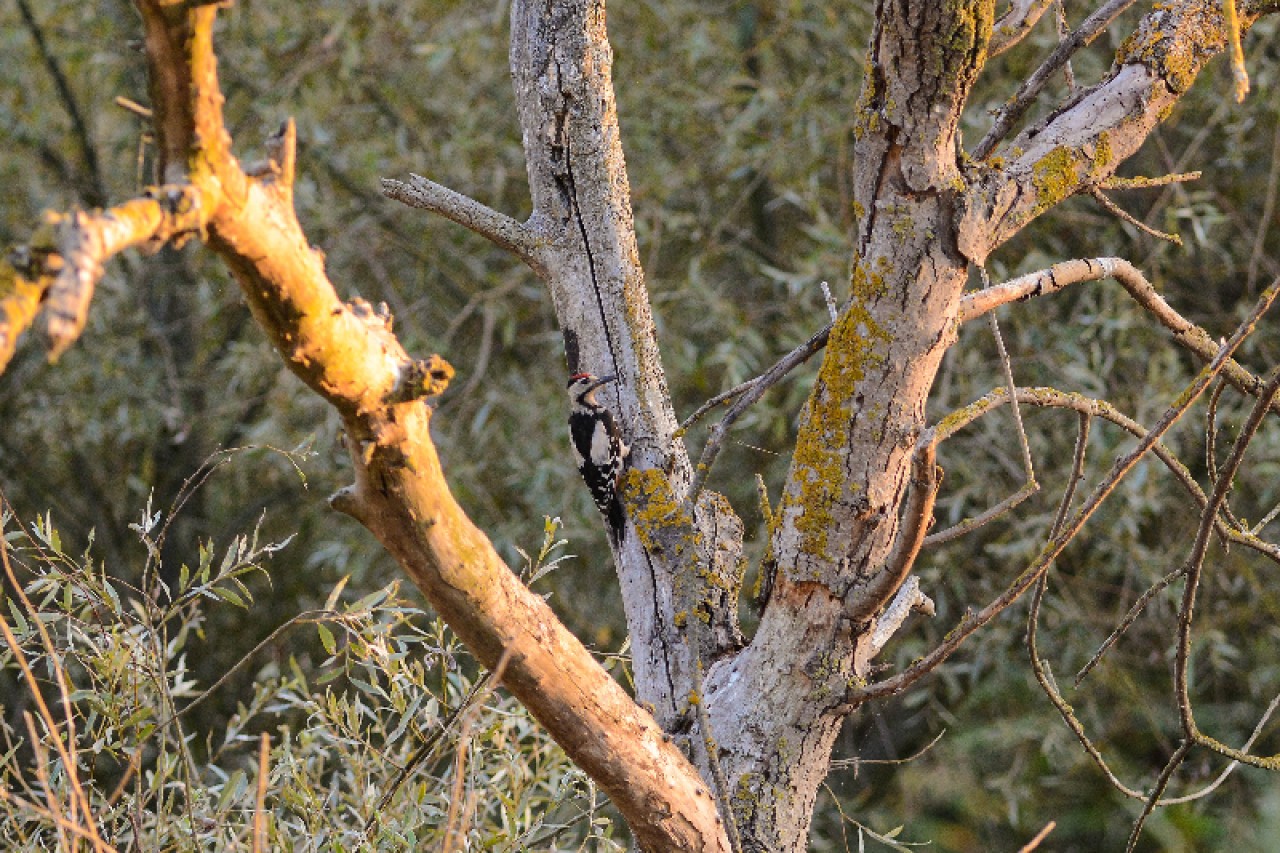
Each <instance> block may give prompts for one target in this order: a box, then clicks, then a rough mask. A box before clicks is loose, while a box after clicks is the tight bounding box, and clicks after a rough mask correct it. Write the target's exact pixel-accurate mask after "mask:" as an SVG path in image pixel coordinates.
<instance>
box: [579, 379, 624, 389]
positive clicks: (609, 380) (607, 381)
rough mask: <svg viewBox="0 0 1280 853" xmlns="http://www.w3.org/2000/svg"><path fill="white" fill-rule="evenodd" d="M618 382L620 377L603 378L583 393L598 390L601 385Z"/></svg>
mask: <svg viewBox="0 0 1280 853" xmlns="http://www.w3.org/2000/svg"><path fill="white" fill-rule="evenodd" d="M617 381H618V377H616V376H601V377H600V378H598V379H597V380H596V381H595V382H592V383H591V385H590V386H588V387H587V390H586V391H585V392H583V393H590V392H592V391H594V390H596V389H597V388H599V387H600V386H601V385H608V384H609V383H610V382H617Z"/></svg>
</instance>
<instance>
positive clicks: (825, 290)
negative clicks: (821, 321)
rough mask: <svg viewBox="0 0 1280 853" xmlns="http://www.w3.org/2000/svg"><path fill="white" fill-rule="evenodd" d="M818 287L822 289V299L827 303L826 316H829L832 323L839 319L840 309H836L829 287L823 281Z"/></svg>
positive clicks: (834, 299)
mask: <svg viewBox="0 0 1280 853" xmlns="http://www.w3.org/2000/svg"><path fill="white" fill-rule="evenodd" d="M819 286H820V287H821V288H822V298H823V299H824V300H825V301H826V303H827V316H829V317H830V318H831V322H832V323H834V322H835V321H836V320H839V319H840V309H839V308H838V307H836V298H835V297H834V296H832V295H831V285H829V284H827V283H826V282H825V281H824V282H822V284H821V285H819Z"/></svg>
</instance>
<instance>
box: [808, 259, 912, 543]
mask: <svg viewBox="0 0 1280 853" xmlns="http://www.w3.org/2000/svg"><path fill="white" fill-rule="evenodd" d="M884 292H885V282H884V279H883V277H882V276H881V275H880V274H879V273H877V272H870V271H869V270H868V269H867V266H866V265H865V264H864V263H862V262H861V261H860V260H858V261H855V263H854V270H853V277H852V295H853V299H852V302H851V304H850V307H849V308H848V310H847V311H846V312H845V313H844V314H843V315H842V316H841V317H840V319H839V321H837V322H836V324H835V327H834V328H832V330H831V337H830V340H829V341H828V343H827V353H826V357H825V358H824V359H823V361H822V368H821V369H820V370H819V372H818V382H817V385H816V386H815V387H814V391H813V395H812V396H811V397H810V400H809V410H808V416H807V417H806V419H805V424H804V427H803V428H802V429H801V431H800V435H799V437H798V438H797V440H796V449H795V456H794V458H793V461H792V468H793V477H794V479H795V482H796V483H797V484H798V491H796V492H794V493H788V495H787V496H785V497H784V498H783V509H784V510H786V509H787V508H789V507H796V508H798V509H799V510H800V513H799V516H798V517H797V520H796V526H797V528H798V530H799V532H800V547H801V549H802V550H803V551H804V552H805V553H806V554H810V555H812V556H815V557H826V556H827V531H828V530H829V529H830V527H831V525H832V524H833V515H832V509H833V507H834V505H835V502H836V501H837V500H838V499H839V498H840V496H841V495H842V494H843V492H844V491H845V489H846V488H847V486H846V484H845V476H844V474H845V472H844V459H845V455H846V454H847V452H848V451H847V448H848V445H849V425H850V422H851V421H852V418H853V415H854V410H855V407H856V406H857V405H858V403H857V394H858V384H859V383H860V382H861V381H862V380H863V379H864V378H865V377H866V374H867V370H868V368H872V367H875V366H877V365H880V364H883V362H884V358H885V351H886V350H887V344H888V343H889V341H890V336H889V334H888V332H886V331H885V330H884V329H883V328H881V326H880V325H879V323H877V322H876V319H875V318H874V317H873V316H872V314H871V312H870V310H869V308H868V306H869V305H870V304H871V303H872V302H873V301H874V300H875V299H876V298H877V297H879V296H881V295H883V294H884Z"/></svg>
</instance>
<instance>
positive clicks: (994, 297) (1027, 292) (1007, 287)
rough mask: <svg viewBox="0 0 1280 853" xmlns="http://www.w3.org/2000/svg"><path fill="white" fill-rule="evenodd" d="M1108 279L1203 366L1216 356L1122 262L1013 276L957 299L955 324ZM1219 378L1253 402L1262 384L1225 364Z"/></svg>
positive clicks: (1279, 407) (1213, 347) (1202, 334)
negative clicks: (1199, 360)
mask: <svg viewBox="0 0 1280 853" xmlns="http://www.w3.org/2000/svg"><path fill="white" fill-rule="evenodd" d="M1104 278H1113V279H1115V280H1116V281H1117V282H1119V283H1120V285H1121V286H1122V287H1124V289H1125V290H1126V291H1127V292H1128V293H1129V295H1130V296H1132V297H1133V299H1134V301H1135V302H1137V303H1138V304H1139V305H1141V306H1142V307H1143V308H1144V309H1146V311H1147V312H1148V313H1149V314H1150V315H1151V316H1152V317H1154V318H1155V319H1156V321H1157V322H1159V323H1160V325H1162V326H1164V327H1165V328H1166V329H1168V330H1169V331H1170V332H1172V333H1173V338H1174V340H1175V341H1177V342H1178V343H1179V344H1181V345H1182V346H1184V347H1186V348H1187V349H1189V350H1190V351H1191V352H1193V353H1195V354H1196V355H1197V356H1199V357H1200V358H1201V359H1204V360H1205V361H1208V360H1210V359H1212V358H1213V357H1214V356H1215V354H1216V353H1217V352H1218V344H1217V343H1216V342H1215V341H1214V340H1213V337H1212V336H1211V335H1210V334H1209V333H1208V332H1207V331H1205V330H1204V329H1203V328H1202V327H1200V326H1197V325H1196V324H1195V323H1192V322H1191V321H1190V320H1188V319H1187V318H1186V317H1184V316H1182V315H1181V314H1180V313H1178V311H1177V310H1176V309H1174V307H1173V306H1172V305H1170V304H1169V303H1168V302H1166V301H1165V299H1164V297H1163V296H1161V295H1160V294H1159V293H1157V292H1156V289H1155V286H1154V285H1152V284H1151V282H1149V281H1147V279H1146V277H1145V276H1143V274H1142V272H1141V271H1139V270H1138V268H1137V267H1135V266H1134V265H1133V264H1131V263H1129V262H1128V261H1126V260H1125V259H1123V258H1085V259H1083V260H1072V261H1063V262H1062V263H1060V264H1054V265H1053V266H1051V267H1049V268H1048V269H1045V270H1039V271H1037V272H1033V273H1027V274H1026V275H1023V276H1019V277H1018V278H1015V279H1012V280H1010V281H1007V282H1004V283H1003V284H997V285H995V286H994V287H989V288H987V289H985V290H978V291H974V292H971V293H967V294H965V296H964V298H962V299H961V300H960V311H959V321H960V322H961V323H965V322H968V321H969V320H973V319H974V318H976V317H981V316H982V315H983V314H985V313H987V312H988V311H991V310H992V309H994V308H997V307H999V306H1001V305H1005V304H1008V303H1010V302H1023V301H1026V300H1028V299H1033V298H1035V297H1037V296H1047V295H1048V294H1051V293H1056V292H1058V291H1059V290H1062V289H1063V288H1065V287H1067V286H1069V285H1072V284H1081V283H1083V282H1088V281H1100V280H1101V279H1104ZM1222 377H1223V378H1224V379H1225V380H1226V381H1227V382H1228V383H1230V384H1231V386H1232V387H1234V388H1235V389H1236V390H1238V391H1241V392H1243V393H1245V394H1248V395H1249V396H1250V397H1257V396H1258V395H1259V394H1261V393H1262V389H1263V385H1264V383H1263V381H1262V380H1261V379H1259V378H1258V377H1257V376H1255V375H1253V374H1252V373H1250V372H1249V371H1248V370H1246V369H1245V368H1244V367H1242V366H1240V364H1239V363H1238V362H1237V361H1235V359H1231V360H1229V361H1228V362H1227V364H1226V366H1225V367H1224V368H1223V369H1222ZM1272 410H1273V411H1276V412H1280V403H1272Z"/></svg>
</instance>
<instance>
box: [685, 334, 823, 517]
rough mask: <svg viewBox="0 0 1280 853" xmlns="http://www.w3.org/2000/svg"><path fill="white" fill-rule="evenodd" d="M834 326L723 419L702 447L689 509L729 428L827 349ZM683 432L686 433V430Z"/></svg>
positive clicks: (782, 363)
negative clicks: (774, 388)
mask: <svg viewBox="0 0 1280 853" xmlns="http://www.w3.org/2000/svg"><path fill="white" fill-rule="evenodd" d="M833 325H835V324H834V323H832V324H829V325H827V326H826V327H825V328H824V329H822V331H820V332H818V333H817V334H815V335H814V336H813V337H811V338H809V340H807V341H805V342H804V343H803V344H801V345H800V346H798V347H796V348H795V349H793V350H792V351H791V352H789V353H787V354H786V355H784V356H783V357H782V358H781V359H779V360H778V362H777V363H776V364H774V365H773V367H770V368H769V369H768V370H766V371H765V372H764V373H762V374H761V375H760V376H758V377H756V378H755V379H753V380H752V381H751V382H750V387H748V388H747V389H745V390H744V391H743V392H742V394H741V395H740V396H739V397H738V399H737V401H736V402H734V404H733V405H732V406H730V407H729V411H728V412H726V413H725V416H724V417H723V418H721V419H720V422H719V423H717V424H716V425H715V426H714V427H712V428H711V433H710V435H708V436H707V443H706V444H705V445H703V447H702V456H701V458H699V459H698V467H697V468H696V469H695V470H694V474H693V482H692V483H691V484H690V485H689V500H688V503H689V505H691V506H692V505H695V504H696V503H697V501H698V495H699V494H700V493H701V492H702V487H703V485H704V484H705V483H706V481H707V474H708V473H710V471H711V466H712V465H714V464H715V461H716V456H718V455H719V454H720V448H721V446H722V445H723V444H724V440H725V437H726V436H727V435H728V434H729V428H730V427H731V426H733V424H734V421H736V420H737V419H738V418H740V417H742V415H743V414H744V413H745V412H746V411H747V409H749V408H751V406H752V405H753V404H754V403H755V402H756V401H757V400H759V399H760V398H761V397H763V396H764V393H765V392H766V391H768V390H769V389H770V388H772V387H773V386H774V385H777V384H778V383H779V382H781V381H782V379H783V378H784V377H785V376H786V375H787V374H788V373H790V372H791V371H792V370H794V369H795V368H797V367H799V366H800V365H802V364H804V363H805V362H806V361H808V360H809V359H810V358H812V357H813V355H814V353H816V352H818V351H819V350H821V349H822V348H823V347H825V346H826V345H827V338H828V337H829V336H830V335H831V327H832V326H833ZM696 414H697V413H696V412H695V415H696ZM693 420H694V418H692V417H691V418H690V419H689V420H688V421H686V424H687V423H692V421H693ZM681 428H682V429H683V428H684V427H681Z"/></svg>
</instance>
